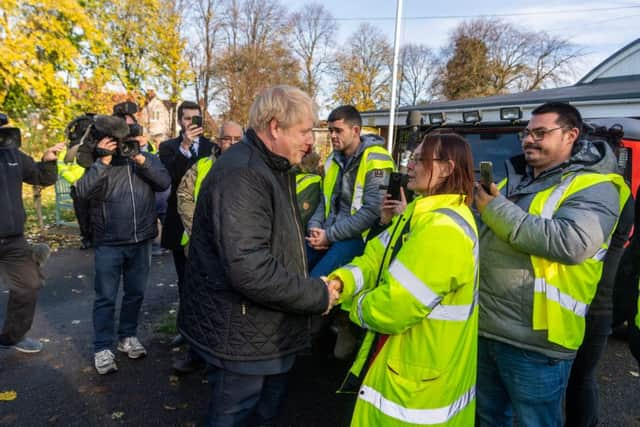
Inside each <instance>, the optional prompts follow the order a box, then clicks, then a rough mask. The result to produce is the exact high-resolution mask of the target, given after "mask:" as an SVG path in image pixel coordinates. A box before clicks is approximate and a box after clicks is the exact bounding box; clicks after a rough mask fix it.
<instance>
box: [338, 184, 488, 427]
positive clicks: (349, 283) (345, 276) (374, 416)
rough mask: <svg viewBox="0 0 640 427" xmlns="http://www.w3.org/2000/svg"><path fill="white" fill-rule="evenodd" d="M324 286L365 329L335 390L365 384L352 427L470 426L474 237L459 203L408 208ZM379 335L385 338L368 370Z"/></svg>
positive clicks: (440, 200) (440, 198)
mask: <svg viewBox="0 0 640 427" xmlns="http://www.w3.org/2000/svg"><path fill="white" fill-rule="evenodd" d="M398 246H400V249H399V250H398ZM394 254H395V256H394ZM330 277H339V278H340V279H341V280H342V282H343V284H344V289H343V294H342V295H343V296H342V297H341V298H342V299H343V300H342V301H341V302H342V304H343V309H348V310H349V311H350V317H351V320H352V321H353V322H355V323H357V324H358V325H360V326H362V327H363V328H365V329H367V330H368V331H367V334H366V335H365V338H364V341H363V344H362V346H361V348H360V351H359V352H358V355H357V357H356V360H355V363H354V364H353V366H352V368H351V370H350V375H349V376H348V377H347V380H346V381H345V384H343V389H342V390H341V391H345V390H344V389H345V388H346V387H348V384H347V383H348V382H349V381H352V380H354V379H356V378H362V377H363V376H364V381H363V383H362V386H361V387H360V389H359V391H358V400H357V403H356V408H355V411H354V414H353V418H352V421H351V425H352V426H367V427H368V426H396V425H397V426H407V425H438V426H444V425H446V426H465V427H467V426H473V425H474V416H475V381H476V356H477V337H478V307H477V295H478V237H477V229H476V224H475V221H474V219H473V215H472V213H471V211H470V209H469V208H468V207H467V206H466V205H465V204H464V202H463V198H462V197H461V196H460V195H451V194H446V195H436V196H429V197H420V198H418V199H416V200H414V201H413V202H412V203H410V204H409V205H408V206H407V209H406V210H405V212H404V214H403V215H401V216H399V217H396V218H395V219H394V220H393V222H392V223H391V224H390V226H389V227H388V228H387V230H386V231H384V232H383V233H381V234H380V235H378V236H376V238H374V239H372V240H371V241H369V242H368V243H367V246H366V248H365V251H364V254H363V255H362V256H361V257H357V258H355V259H354V260H353V261H352V262H351V263H350V264H348V265H347V266H345V267H343V268H340V269H338V270H336V271H335V272H334V273H332V274H331V275H330ZM378 334H386V335H388V337H387V339H386V341H385V342H384V344H383V345H382V348H381V349H380V350H379V353H378V354H377V356H375V358H374V359H373V361H371V357H370V354H371V353H372V349H375V344H376V340H377V339H378V338H377V337H379V335H378ZM367 362H369V365H368V364H367ZM365 366H369V368H368V370H367V371H366V372H364V368H365Z"/></svg>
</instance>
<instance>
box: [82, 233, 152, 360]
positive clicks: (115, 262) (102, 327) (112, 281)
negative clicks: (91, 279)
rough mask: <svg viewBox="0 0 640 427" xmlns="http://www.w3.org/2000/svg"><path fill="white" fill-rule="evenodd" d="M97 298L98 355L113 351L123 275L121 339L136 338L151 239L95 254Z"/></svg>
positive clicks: (112, 247) (95, 304) (96, 330)
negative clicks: (116, 311)
mask: <svg viewBox="0 0 640 427" xmlns="http://www.w3.org/2000/svg"><path fill="white" fill-rule="evenodd" d="M95 264H96V278H95V291H96V299H95V302H94V305H93V328H94V332H95V341H94V348H95V351H96V353H97V352H99V351H102V350H105V349H109V348H111V346H112V345H113V330H114V323H115V310H116V298H117V296H118V288H119V287H120V276H122V288H123V291H124V296H123V297H122V306H121V307H120V325H119V326H118V337H119V338H126V337H131V336H135V335H136V330H137V329H138V315H139V314H140V307H141V306H142V301H143V299H144V291H145V288H146V286H147V279H148V278H149V269H150V266H151V240H146V241H144V242H140V243H134V244H130V245H120V246H98V247H96V251H95Z"/></svg>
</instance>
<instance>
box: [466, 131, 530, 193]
mask: <svg viewBox="0 0 640 427" xmlns="http://www.w3.org/2000/svg"><path fill="white" fill-rule="evenodd" d="M462 135H463V136H464V137H465V138H466V140H467V141H469V144H470V145H471V151H472V152H473V163H474V167H475V169H476V173H478V172H479V168H480V166H479V164H480V162H481V161H486V160H488V161H491V162H493V177H494V181H495V182H500V181H501V180H502V179H503V178H505V177H506V176H507V171H506V169H505V166H504V163H505V161H506V160H508V159H510V158H511V157H513V156H516V155H518V154H521V153H522V148H521V146H520V139H519V138H518V135H517V133H516V132H515V131H514V132H509V133H466V132H465V133H463V134H462Z"/></svg>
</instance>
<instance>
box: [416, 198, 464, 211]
mask: <svg viewBox="0 0 640 427" xmlns="http://www.w3.org/2000/svg"><path fill="white" fill-rule="evenodd" d="M465 198H466V196H464V195H463V194H434V195H432V196H418V197H417V198H416V199H415V204H416V207H415V210H414V213H417V212H431V211H435V210H438V209H442V208H450V207H452V206H460V205H464V200H465ZM465 206H466V205H465Z"/></svg>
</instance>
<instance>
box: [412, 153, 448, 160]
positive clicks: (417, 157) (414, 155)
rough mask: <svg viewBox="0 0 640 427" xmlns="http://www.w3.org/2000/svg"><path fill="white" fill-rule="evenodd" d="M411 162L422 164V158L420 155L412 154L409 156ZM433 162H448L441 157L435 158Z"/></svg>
mask: <svg viewBox="0 0 640 427" xmlns="http://www.w3.org/2000/svg"><path fill="white" fill-rule="evenodd" d="M409 160H410V161H412V162H421V161H422V156H421V155H420V154H416V153H411V155H410V156H409ZM431 160H433V161H442V160H446V159H441V158H440V157H434V158H433V159H431Z"/></svg>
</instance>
